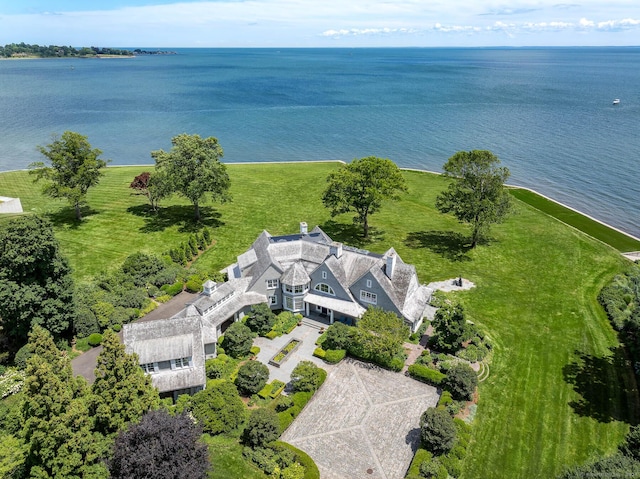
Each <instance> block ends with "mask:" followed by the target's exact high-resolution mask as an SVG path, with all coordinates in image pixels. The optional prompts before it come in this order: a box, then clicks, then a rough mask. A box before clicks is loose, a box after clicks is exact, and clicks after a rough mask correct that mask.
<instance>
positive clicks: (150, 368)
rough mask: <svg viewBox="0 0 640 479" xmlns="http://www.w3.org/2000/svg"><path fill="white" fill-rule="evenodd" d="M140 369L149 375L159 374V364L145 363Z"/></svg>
mask: <svg viewBox="0 0 640 479" xmlns="http://www.w3.org/2000/svg"><path fill="white" fill-rule="evenodd" d="M140 367H141V368H142V370H143V371H144V372H145V373H147V374H156V373H157V372H158V369H159V368H158V363H144V364H141V365H140Z"/></svg>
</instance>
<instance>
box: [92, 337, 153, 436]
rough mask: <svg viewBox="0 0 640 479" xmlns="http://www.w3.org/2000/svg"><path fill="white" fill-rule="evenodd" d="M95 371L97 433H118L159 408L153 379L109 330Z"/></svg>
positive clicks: (94, 399) (103, 341)
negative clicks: (125, 426)
mask: <svg viewBox="0 0 640 479" xmlns="http://www.w3.org/2000/svg"><path fill="white" fill-rule="evenodd" d="M95 373H96V380H95V382H94V383H93V385H92V387H91V391H92V393H93V395H94V397H93V404H92V412H93V416H94V418H95V421H96V424H95V429H96V430H97V431H98V432H100V433H102V434H104V435H110V434H115V433H116V432H118V430H120V429H121V428H122V427H123V426H124V425H125V424H127V423H129V422H138V421H139V420H140V419H141V418H142V416H143V415H144V414H145V413H146V412H147V411H149V410H151V409H157V408H158V407H159V405H160V400H159V397H158V391H157V390H156V389H155V388H154V387H153V386H152V385H151V378H150V377H149V376H148V375H146V374H145V373H144V371H143V370H142V368H141V367H140V365H139V364H138V359H137V356H135V355H133V354H127V353H126V352H125V349H124V345H123V344H122V343H120V340H119V339H118V336H117V335H116V333H114V332H113V331H111V330H110V329H107V330H106V331H105V333H104V339H103V340H102V352H101V353H100V354H99V355H98V359H97V361H96V369H95Z"/></svg>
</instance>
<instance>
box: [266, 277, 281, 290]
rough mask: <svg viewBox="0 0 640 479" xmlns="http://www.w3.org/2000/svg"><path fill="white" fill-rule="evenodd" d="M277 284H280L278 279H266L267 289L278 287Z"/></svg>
mask: <svg viewBox="0 0 640 479" xmlns="http://www.w3.org/2000/svg"><path fill="white" fill-rule="evenodd" d="M274 282H275V283H274ZM279 286H280V280H279V279H268V280H267V289H278V287H279Z"/></svg>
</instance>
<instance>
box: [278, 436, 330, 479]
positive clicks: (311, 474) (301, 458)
mask: <svg viewBox="0 0 640 479" xmlns="http://www.w3.org/2000/svg"><path fill="white" fill-rule="evenodd" d="M275 445H276V446H277V447H281V448H284V449H288V450H289V451H291V452H293V453H294V454H295V458H296V462H299V463H300V464H301V465H302V467H304V476H303V478H302V479H320V471H319V470H318V466H316V463H315V462H313V459H311V456H309V454H307V453H306V452H304V451H301V450H300V449H298V448H297V447H294V446H292V445H291V444H289V443H286V442H282V441H276V442H275Z"/></svg>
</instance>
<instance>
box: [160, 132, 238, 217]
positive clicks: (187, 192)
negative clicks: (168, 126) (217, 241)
mask: <svg viewBox="0 0 640 479" xmlns="http://www.w3.org/2000/svg"><path fill="white" fill-rule="evenodd" d="M171 144H172V145H173V147H172V148H171V151H168V152H167V151H164V150H156V151H152V152H151V156H152V157H153V159H154V160H155V161H156V170H157V171H159V172H160V173H161V174H162V175H165V177H166V179H167V181H168V182H169V184H171V185H172V189H173V191H175V192H177V193H179V194H181V195H182V196H184V197H185V198H187V199H189V201H191V203H193V206H194V207H195V217H196V220H200V203H201V202H202V200H203V198H204V197H205V196H206V194H207V193H210V194H211V197H212V198H213V200H214V201H220V202H225V201H229V200H230V199H231V195H230V194H229V186H230V181H229V175H228V174H227V167H226V166H225V165H224V164H223V163H221V162H220V159H221V158H222V156H223V151H222V147H221V146H220V144H219V143H218V140H217V138H214V137H209V138H201V137H200V135H188V134H186V133H183V134H181V135H178V136H174V137H173V138H172V139H171ZM151 178H153V175H152V176H151Z"/></svg>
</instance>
